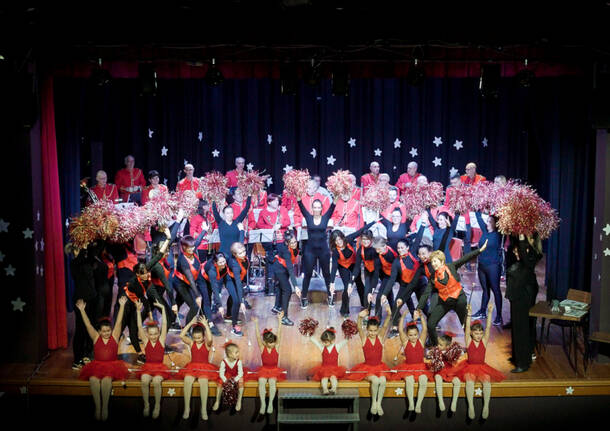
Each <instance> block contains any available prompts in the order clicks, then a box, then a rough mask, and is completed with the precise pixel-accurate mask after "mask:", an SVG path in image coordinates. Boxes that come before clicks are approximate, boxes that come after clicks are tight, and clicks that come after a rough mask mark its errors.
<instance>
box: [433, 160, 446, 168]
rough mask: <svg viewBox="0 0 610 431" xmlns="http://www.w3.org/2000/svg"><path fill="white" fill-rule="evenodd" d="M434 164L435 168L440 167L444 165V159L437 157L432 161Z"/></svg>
mask: <svg viewBox="0 0 610 431" xmlns="http://www.w3.org/2000/svg"><path fill="white" fill-rule="evenodd" d="M432 164H434V166H435V167H437V168H438V167H439V166H441V165H442V164H443V162H442V159H440V158H439V157H435V158H434V160H433V161H432Z"/></svg>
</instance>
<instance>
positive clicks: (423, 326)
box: [413, 310, 428, 349]
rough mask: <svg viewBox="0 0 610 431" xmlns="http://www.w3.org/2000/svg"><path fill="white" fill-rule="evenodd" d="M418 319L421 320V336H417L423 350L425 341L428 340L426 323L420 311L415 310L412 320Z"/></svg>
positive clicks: (423, 314)
mask: <svg viewBox="0 0 610 431" xmlns="http://www.w3.org/2000/svg"><path fill="white" fill-rule="evenodd" d="M418 317H419V318H420V319H421V334H420V335H419V341H420V342H421V344H422V346H424V349H425V347H426V339H427V338H428V322H426V314H425V313H422V312H421V311H420V310H415V313H413V320H417V318H418Z"/></svg>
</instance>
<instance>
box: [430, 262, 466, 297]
mask: <svg viewBox="0 0 610 431" xmlns="http://www.w3.org/2000/svg"><path fill="white" fill-rule="evenodd" d="M445 272H447V274H448V275H449V281H448V282H447V285H444V284H443V283H441V282H440V281H438V280H439V278H440V277H442V276H443V275H444V273H445ZM434 287H436V290H438V296H439V298H441V299H442V300H443V301H446V300H447V298H453V299H457V297H458V296H459V295H460V292H461V291H462V285H461V284H460V282H459V281H457V280H456V279H455V277H454V276H453V274H452V273H451V271H449V268H447V266H446V265H444V266H443V267H442V268H440V269H439V270H438V271H436V272H435V273H434Z"/></svg>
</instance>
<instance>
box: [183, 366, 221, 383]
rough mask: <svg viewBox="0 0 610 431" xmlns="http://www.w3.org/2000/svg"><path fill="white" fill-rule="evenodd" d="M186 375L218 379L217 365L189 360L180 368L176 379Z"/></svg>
mask: <svg viewBox="0 0 610 431" xmlns="http://www.w3.org/2000/svg"><path fill="white" fill-rule="evenodd" d="M186 376H193V377H195V378H196V379H208V380H216V379H218V367H217V366H216V365H214V364H210V363H209V362H190V363H189V364H188V365H187V366H186V367H184V368H183V369H181V370H180V371H179V372H178V374H177V375H176V378H177V379H184V378H185V377H186Z"/></svg>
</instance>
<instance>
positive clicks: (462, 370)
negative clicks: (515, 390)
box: [450, 361, 506, 382]
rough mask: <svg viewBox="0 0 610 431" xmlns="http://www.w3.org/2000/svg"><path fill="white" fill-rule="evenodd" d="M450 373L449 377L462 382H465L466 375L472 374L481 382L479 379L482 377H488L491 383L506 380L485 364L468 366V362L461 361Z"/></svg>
mask: <svg viewBox="0 0 610 431" xmlns="http://www.w3.org/2000/svg"><path fill="white" fill-rule="evenodd" d="M450 373H451V377H457V378H458V379H460V380H461V381H463V382H464V381H465V379H464V376H465V375H466V374H472V375H473V376H475V377H476V378H477V380H478V381H481V380H480V378H481V377H484V376H489V380H490V381H492V382H501V381H502V380H504V379H506V376H505V375H504V374H502V373H501V372H500V371H498V370H496V369H495V368H493V367H490V366H489V365H487V364H470V363H468V361H463V362H462V363H460V364H458V365H456V366H455V367H452V369H451V372H450Z"/></svg>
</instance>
